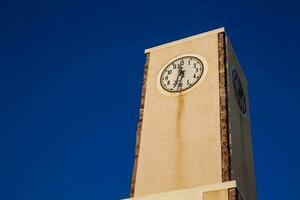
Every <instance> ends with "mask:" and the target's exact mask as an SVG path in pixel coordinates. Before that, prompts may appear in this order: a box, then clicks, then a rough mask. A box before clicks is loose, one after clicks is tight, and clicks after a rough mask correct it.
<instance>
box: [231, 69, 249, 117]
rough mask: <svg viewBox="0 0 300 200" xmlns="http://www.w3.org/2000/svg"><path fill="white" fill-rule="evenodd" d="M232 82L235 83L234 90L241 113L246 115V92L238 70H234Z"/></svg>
mask: <svg viewBox="0 0 300 200" xmlns="http://www.w3.org/2000/svg"><path fill="white" fill-rule="evenodd" d="M232 81H233V89H234V94H235V98H236V100H237V103H238V105H239V108H240V111H241V112H242V113H243V114H245V113H246V110H247V103H246V97H245V92H244V89H243V85H242V82H241V79H240V77H239V75H238V73H237V71H236V70H232Z"/></svg>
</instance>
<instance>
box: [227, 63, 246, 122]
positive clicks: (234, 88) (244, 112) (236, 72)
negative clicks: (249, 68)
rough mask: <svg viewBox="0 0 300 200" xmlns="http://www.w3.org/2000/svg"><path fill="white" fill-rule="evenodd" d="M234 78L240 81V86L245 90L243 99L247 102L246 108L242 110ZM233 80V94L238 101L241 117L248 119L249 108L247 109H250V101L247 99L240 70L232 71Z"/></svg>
mask: <svg viewBox="0 0 300 200" xmlns="http://www.w3.org/2000/svg"><path fill="white" fill-rule="evenodd" d="M234 74H235V75H234ZM234 77H237V78H238V81H239V83H240V86H241V87H242V90H243V98H244V100H245V108H241V105H240V104H239V100H238V96H237V94H236V86H235V84H234V81H235V80H234ZM231 79H232V88H233V93H234V96H235V100H236V103H237V106H238V109H239V111H240V113H241V115H242V116H243V117H246V115H247V111H248V108H247V107H248V101H247V97H246V92H245V87H244V84H243V82H242V79H241V77H240V74H239V72H238V70H237V69H235V68H233V69H232V70H231Z"/></svg>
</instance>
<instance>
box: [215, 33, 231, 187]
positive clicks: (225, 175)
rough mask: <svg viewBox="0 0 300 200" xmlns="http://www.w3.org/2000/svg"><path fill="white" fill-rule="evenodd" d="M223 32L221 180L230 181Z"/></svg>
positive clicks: (221, 39)
mask: <svg viewBox="0 0 300 200" xmlns="http://www.w3.org/2000/svg"><path fill="white" fill-rule="evenodd" d="M225 37H226V35H225V32H222V33H219V34H218V59H219V95H220V97H219V98H220V132H221V133H220V134H221V154H222V155H221V157H222V181H223V182H226V181H230V146H229V145H230V144H229V127H228V105H227V73H226V72H227V71H226V47H225V45H226V43H225Z"/></svg>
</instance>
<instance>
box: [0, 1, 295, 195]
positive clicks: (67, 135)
mask: <svg viewBox="0 0 300 200" xmlns="http://www.w3.org/2000/svg"><path fill="white" fill-rule="evenodd" d="M299 22H300V14H299V4H298V2H297V1H296V0H295V1H290V0H285V1H265V0H260V1H258V0H257V1H214V0H207V1H199V0H198V1H192V0H186V1H175V0H173V1H159V0H152V1H141V0H135V1H130V0H128V1H124V0H123V1H122V0H120V1H114V0H111V1H106V2H104V1H88V0H85V1H76V0H72V1H65V0H59V1H58V0H51V1H50V0H49V1H14V0H12V1H5V2H4V1H2V2H1V6H0V25H1V29H0V95H1V96H0V121H1V122H0V199H1V200H48V199H49V200H53V199H55V200H70V199H72V200H82V199H88V200H94V199H95V200H96V199H97V200H99V199H103V200H114V199H120V198H124V197H127V196H128V195H129V186H130V178H131V171H132V166H133V155H134V144H135V131H136V123H137V119H138V108H139V102H140V94H141V84H142V76H143V65H144V62H145V57H144V53H143V51H144V49H145V48H148V47H152V46H155V45H158V44H161V43H165V42H168V41H171V40H175V39H179V38H182V37H186V36H190V35H193V34H198V33H201V32H205V31H208V30H210V29H214V28H217V27H221V26H225V28H226V29H227V32H228V34H229V36H230V38H231V41H232V43H233V46H234V48H235V51H236V53H237V55H238V57H239V59H240V62H241V64H242V66H243V68H244V70H245V73H246V75H247V77H248V80H249V89H250V107H251V120H252V130H253V141H254V156H255V167H256V179H257V191H258V198H259V199H261V200H282V199H299V196H297V193H298V187H299V179H300V174H299V168H300V160H299V159H300V158H299V141H300V134H299V133H300V132H299V125H300V122H299V113H300V107H299V102H300V94H299V86H300V85H299V74H300V66H299V47H300V42H299V41H300V40H299V30H300V28H299V25H300V24H299Z"/></svg>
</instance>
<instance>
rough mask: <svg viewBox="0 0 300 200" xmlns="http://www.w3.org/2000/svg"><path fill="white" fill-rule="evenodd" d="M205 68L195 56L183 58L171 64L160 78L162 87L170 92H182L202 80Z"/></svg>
mask: <svg viewBox="0 0 300 200" xmlns="http://www.w3.org/2000/svg"><path fill="white" fill-rule="evenodd" d="M203 71H204V66H203V63H202V62H201V60H200V59H199V58H197V57H195V56H183V57H180V58H177V59H176V60H174V61H172V62H171V63H169V64H168V65H167V66H166V67H165V69H164V70H163V71H162V73H161V76H160V85H161V87H162V88H163V89H164V90H166V91H168V92H173V93H176V92H182V91H184V90H187V89H189V88H191V87H192V86H194V85H195V84H196V83H197V82H198V81H199V80H200V78H201V76H202V74H203Z"/></svg>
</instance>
